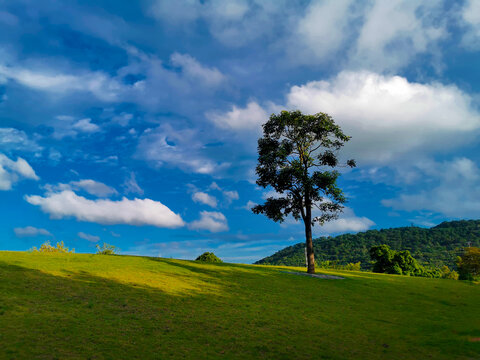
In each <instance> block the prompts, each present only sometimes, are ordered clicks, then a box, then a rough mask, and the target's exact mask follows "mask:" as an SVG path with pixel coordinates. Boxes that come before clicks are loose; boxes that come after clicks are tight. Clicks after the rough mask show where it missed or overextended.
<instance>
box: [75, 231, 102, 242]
mask: <svg viewBox="0 0 480 360" xmlns="http://www.w3.org/2000/svg"><path fill="white" fill-rule="evenodd" d="M77 236H78V237H79V238H81V239H84V240H87V241H90V242H98V241H100V236H96V235H90V234H86V233H84V232H82V231H80V232H79V233H78V234H77Z"/></svg>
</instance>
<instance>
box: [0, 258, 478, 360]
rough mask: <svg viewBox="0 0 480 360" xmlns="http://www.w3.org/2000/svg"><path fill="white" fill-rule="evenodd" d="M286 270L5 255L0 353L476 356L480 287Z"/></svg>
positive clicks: (0, 265)
mask: <svg viewBox="0 0 480 360" xmlns="http://www.w3.org/2000/svg"><path fill="white" fill-rule="evenodd" d="M279 270H281V268H279V267H267V266H247V265H235V264H218V265H207V264H198V263H195V262H191V261H180V260H170V259H160V258H147V257H132V256H101V255H89V254H39V253H23V252H0V356H1V358H2V359H3V358H5V359H149V358H154V359H168V358H175V359H182V358H187V359H190V358H191V359H206V358H216V357H218V358H228V359H235V358H236V359H249V358H265V359H267V358H268V359H480V342H479V341H478V340H480V339H479V338H480V286H479V285H475V284H471V283H466V282H460V281H454V280H442V279H425V278H409V277H402V276H394V275H383V274H372V273H363V272H342V271H325V272H324V273H328V274H335V275H342V276H344V277H345V279H344V280H325V279H316V278H310V277H304V276H296V275H291V274H286V273H282V272H280V271H279ZM299 270H301V271H304V270H303V269H299Z"/></svg>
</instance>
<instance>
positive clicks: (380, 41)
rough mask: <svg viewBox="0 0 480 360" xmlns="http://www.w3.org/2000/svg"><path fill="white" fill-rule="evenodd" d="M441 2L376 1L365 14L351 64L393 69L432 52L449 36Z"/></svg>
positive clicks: (376, 68) (437, 0)
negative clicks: (441, 12) (420, 55)
mask: <svg viewBox="0 0 480 360" xmlns="http://www.w3.org/2000/svg"><path fill="white" fill-rule="evenodd" d="M442 8H443V4H442V1H440V0H434V1H428V2H416V1H402V0H392V1H382V0H376V1H374V2H373V5H372V7H371V8H369V9H367V11H366V13H365V18H364V19H365V23H364V24H363V26H362V28H361V31H360V35H359V37H358V39H357V41H356V46H355V47H354V48H355V51H354V52H353V54H352V55H351V60H350V61H351V62H352V63H353V64H355V65H357V66H359V67H362V68H369V69H375V70H376V71H379V70H395V69H398V68H401V67H403V66H405V65H407V64H408V63H409V62H410V61H411V60H413V59H414V58H415V56H417V55H418V54H421V53H426V52H430V53H431V52H433V51H434V47H435V46H436V44H437V43H438V42H439V41H440V40H442V39H444V38H446V36H447V35H448V33H447V28H446V22H445V21H443V20H444V17H440V16H439V15H440V11H441V10H442Z"/></svg>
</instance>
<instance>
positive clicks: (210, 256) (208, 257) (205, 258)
mask: <svg viewBox="0 0 480 360" xmlns="http://www.w3.org/2000/svg"><path fill="white" fill-rule="evenodd" d="M195 261H202V262H209V263H221V262H223V261H222V260H220V258H218V257H217V256H216V255H215V254H214V253H212V252H204V253H203V254H202V255H200V256H199V257H197V258H196V259H195Z"/></svg>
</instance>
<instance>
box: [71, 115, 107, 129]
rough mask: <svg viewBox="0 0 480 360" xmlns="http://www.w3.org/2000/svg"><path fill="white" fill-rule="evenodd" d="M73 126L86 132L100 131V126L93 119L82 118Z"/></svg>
mask: <svg viewBox="0 0 480 360" xmlns="http://www.w3.org/2000/svg"><path fill="white" fill-rule="evenodd" d="M72 128H73V129H75V130H77V131H79V132H84V133H94V132H97V131H100V126H98V125H97V124H94V123H92V119H89V118H87V119H81V120H78V121H77V122H76V123H74V124H73V125H72Z"/></svg>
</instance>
